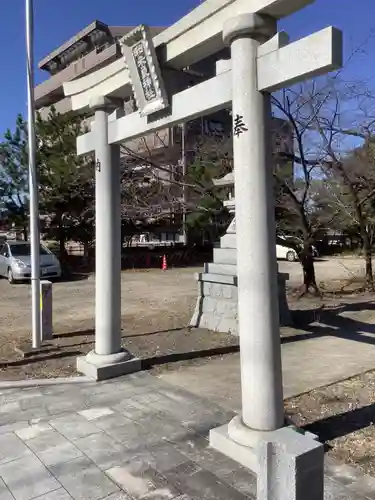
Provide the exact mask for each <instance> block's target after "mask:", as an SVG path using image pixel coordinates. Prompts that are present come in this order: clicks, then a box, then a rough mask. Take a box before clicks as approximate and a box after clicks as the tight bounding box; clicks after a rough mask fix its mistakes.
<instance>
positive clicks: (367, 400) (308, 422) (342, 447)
mask: <svg viewBox="0 0 375 500" xmlns="http://www.w3.org/2000/svg"><path fill="white" fill-rule="evenodd" d="M285 407H286V412H287V414H288V415H289V416H290V417H291V418H292V420H293V421H294V422H295V423H296V424H297V425H299V426H301V427H304V428H305V429H306V430H309V431H311V432H313V433H314V434H317V435H318V437H319V439H320V440H321V441H322V442H324V443H326V445H327V450H328V454H329V455H330V456H331V457H332V458H334V459H336V460H338V461H339V462H342V463H343V462H346V463H348V464H351V465H355V466H357V467H359V468H361V469H362V471H363V472H364V473H366V474H370V475H373V476H375V425H374V422H375V372H369V373H365V374H362V375H360V376H358V377H354V378H352V379H349V380H345V381H342V382H339V383H337V384H333V385H330V386H328V387H324V388H321V389H316V390H314V391H311V392H309V393H307V394H304V395H302V396H299V397H296V398H292V399H290V400H287V401H286V402H285Z"/></svg>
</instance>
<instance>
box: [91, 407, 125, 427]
mask: <svg viewBox="0 0 375 500" xmlns="http://www.w3.org/2000/svg"><path fill="white" fill-rule="evenodd" d="M131 423H132V420H130V419H129V418H127V417H125V416H124V415H122V414H121V413H119V412H117V411H114V412H113V414H112V415H108V416H105V417H101V418H99V419H97V420H95V425H96V427H98V428H99V429H102V430H104V431H105V430H107V429H115V428H116V427H120V426H121V425H128V424H131Z"/></svg>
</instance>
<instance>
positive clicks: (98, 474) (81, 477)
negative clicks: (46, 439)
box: [49, 457, 119, 500]
mask: <svg viewBox="0 0 375 500" xmlns="http://www.w3.org/2000/svg"><path fill="white" fill-rule="evenodd" d="M49 469H50V471H51V472H52V474H53V475H54V476H55V477H56V478H57V479H58V481H59V482H60V483H61V484H62V485H63V487H64V488H65V489H66V490H67V492H68V493H69V494H70V495H71V496H72V497H73V498H74V499H75V500H98V499H99V498H103V497H106V496H108V495H109V494H110V493H115V492H116V491H119V488H118V487H117V486H116V484H115V483H114V482H113V481H111V480H110V479H109V478H108V477H107V476H106V474H105V473H104V472H103V471H101V470H100V469H99V468H98V467H97V466H96V465H95V464H94V463H93V462H91V461H90V460H89V459H88V458H86V457H82V458H77V459H75V460H71V461H70V462H65V463H63V464H59V465H53V466H51V467H49Z"/></svg>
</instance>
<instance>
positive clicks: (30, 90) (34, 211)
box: [25, 0, 41, 349]
mask: <svg viewBox="0 0 375 500" xmlns="http://www.w3.org/2000/svg"><path fill="white" fill-rule="evenodd" d="M25 2H26V5H25V10H26V54H27V104H28V113H27V116H28V118H27V124H28V140H29V198H30V241H31V307H32V311H31V312H32V346H33V348H34V349H37V348H38V347H40V341H41V331H40V259H39V246H40V236H39V210H38V181H37V171H36V144H35V105H34V36H33V35H34V22H33V21H34V19H33V13H34V10H33V0H25Z"/></svg>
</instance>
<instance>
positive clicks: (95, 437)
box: [74, 432, 124, 469]
mask: <svg viewBox="0 0 375 500" xmlns="http://www.w3.org/2000/svg"><path fill="white" fill-rule="evenodd" d="M74 444H75V446H77V448H79V449H80V450H81V451H82V452H83V453H84V454H85V455H86V456H87V457H89V458H90V460H92V461H93V462H94V463H95V464H96V465H97V466H98V467H100V468H101V469H110V468H111V467H114V466H115V465H116V464H118V463H121V462H122V461H123V460H124V458H123V457H124V448H123V447H122V446H121V445H120V444H119V443H118V442H116V441H115V440H114V439H113V438H111V436H109V435H108V434H106V433H105V432H100V433H98V434H90V436H86V437H84V438H80V439H77V440H76V441H74Z"/></svg>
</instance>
